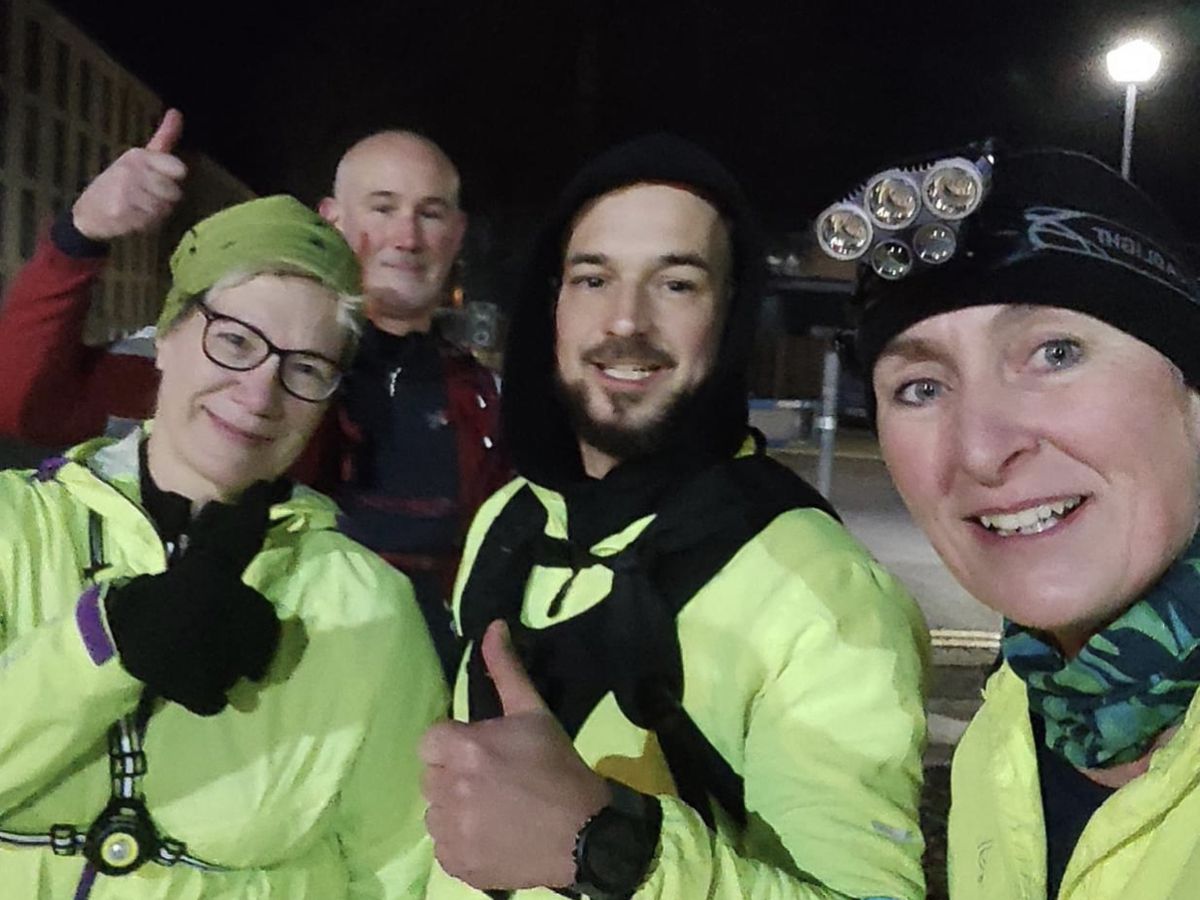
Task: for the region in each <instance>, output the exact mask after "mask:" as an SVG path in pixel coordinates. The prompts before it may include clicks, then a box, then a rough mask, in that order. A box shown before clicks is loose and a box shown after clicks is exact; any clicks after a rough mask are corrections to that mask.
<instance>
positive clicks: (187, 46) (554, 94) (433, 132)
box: [53, 0, 1200, 254]
mask: <svg viewBox="0 0 1200 900" xmlns="http://www.w3.org/2000/svg"><path fill="white" fill-rule="evenodd" d="M53 2H54V3H55V5H56V6H57V7H58V8H59V9H60V10H61V11H62V12H64V13H65V14H67V15H68V16H69V17H70V18H71V19H72V20H74V21H75V22H76V23H77V24H78V25H80V26H81V27H82V28H83V29H84V30H85V31H87V32H88V33H90V34H91V35H93V36H94V37H95V38H96V39H98V40H99V41H100V42H101V43H102V44H103V45H104V46H106V47H107V48H108V49H109V51H110V52H111V53H112V54H113V55H114V56H116V57H117V59H118V60H119V61H120V62H122V63H123V64H124V65H126V66H127V67H128V68H130V69H131V70H132V71H133V72H134V73H135V74H136V75H138V76H139V77H140V78H142V79H143V80H144V81H145V82H146V83H147V84H148V85H149V86H150V87H151V88H152V89H154V90H155V91H156V92H158V93H159V94H160V95H161V96H162V97H163V98H164V99H165V100H166V102H167V103H168V104H171V105H176V106H178V107H180V108H181V109H183V110H184V112H185V115H186V121H187V126H186V138H185V139H186V140H187V141H188V142H189V143H190V144H191V145H192V146H195V147H198V148H200V149H203V150H205V151H207V152H208V153H210V154H211V155H212V156H214V157H215V158H216V159H217V160H218V161H220V162H221V163H223V164H224V165H225V166H226V167H227V168H229V169H230V170H231V171H233V172H234V173H235V174H236V175H238V176H239V177H241V178H242V179H243V180H245V181H246V182H247V183H248V184H249V185H250V186H251V187H253V188H254V189H255V190H256V191H258V192H260V193H267V192H274V191H280V190H286V191H290V192H292V193H295V194H297V195H299V196H300V197H301V198H302V199H304V200H306V201H309V202H313V201H315V200H316V199H317V198H319V197H320V196H321V195H322V194H323V193H324V192H325V191H326V190H327V185H328V184H329V182H330V180H331V176H332V172H333V169H334V165H335V163H336V161H337V158H338V156H339V155H340V154H341V152H342V151H343V150H344V149H345V147H346V146H347V145H348V144H349V143H351V142H352V141H353V140H355V139H356V138H358V137H360V136H362V135H364V134H366V133H368V132H370V131H372V130H375V129H378V128H381V127H387V126H403V127H413V128H416V129H418V130H422V131H425V132H426V133H427V134H429V135H430V136H431V137H433V138H434V139H435V140H437V141H438V142H439V143H441V144H442V145H443V146H444V147H445V148H446V150H447V151H448V152H449V153H450V155H451V156H452V157H453V158H454V159H455V160H456V161H457V162H458V164H459V167H460V168H461V170H462V173H463V177H464V182H465V185H466V195H465V198H464V199H465V203H466V206H467V207H468V209H470V210H471V211H472V212H473V213H475V216H476V220H477V224H482V225H483V226H484V227H483V228H482V231H483V232H484V236H483V238H481V239H482V240H483V241H484V242H485V244H486V243H488V242H491V243H496V242H499V243H502V244H503V243H505V242H506V241H508V240H509V239H510V238H512V236H513V235H514V234H517V233H520V232H522V231H523V230H524V229H525V227H526V226H527V224H528V223H529V222H531V221H532V220H533V219H534V218H535V217H536V215H537V213H538V211H539V210H540V209H541V207H542V206H543V205H544V204H545V203H546V202H547V201H548V200H549V199H550V198H551V197H552V196H553V195H554V193H555V192H556V191H557V190H558V188H560V187H561V185H562V183H563V181H564V180H565V179H566V178H567V177H568V176H569V175H570V174H571V172H572V171H573V169H574V168H575V167H576V166H577V164H578V163H579V162H580V161H581V160H582V159H583V158H585V157H586V156H587V155H589V154H591V153H593V152H594V151H595V150H597V149H600V148H602V147H604V146H606V145H608V144H610V143H612V142H613V141H614V140H617V139H620V138H623V137H626V136H628V135H631V134H635V133H639V132H642V131H647V130H659V129H667V130H672V131H676V132H679V133H681V134H684V135H686V136H690V137H693V138H695V139H698V140H699V141H701V142H702V143H704V144H706V145H708V146H709V148H710V149H712V150H713V151H714V152H716V153H717V155H718V156H720V157H721V158H723V159H724V160H725V161H726V163H727V164H729V165H730V166H731V167H732V168H733V169H734V170H735V171H736V172H737V173H738V174H739V175H740V176H741V178H742V179H743V181H744V182H745V183H746V186H747V189H748V191H749V192H750V194H751V197H752V199H753V200H754V201H755V202H756V203H757V204H758V206H759V208H760V210H761V212H762V214H763V216H764V218H765V219H766V221H767V224H768V225H769V226H770V227H771V229H772V230H773V231H775V232H776V233H777V234H781V233H784V232H788V231H799V230H802V229H803V228H805V227H806V224H807V222H808V221H809V220H810V219H811V218H812V216H813V215H814V214H815V213H816V212H819V211H820V209H821V208H822V207H823V206H825V205H826V204H827V203H828V202H830V201H831V200H833V199H835V197H836V196H837V195H840V194H842V193H844V192H845V190H846V189H847V188H849V187H851V186H852V184H853V183H854V182H856V181H858V180H860V179H861V178H862V177H865V176H866V175H868V174H870V173H871V172H872V171H875V170H876V169H877V168H878V167H879V165H880V164H881V163H885V162H888V161H890V160H892V159H895V158H898V157H903V156H907V155H910V154H912V153H916V152H921V151H925V150H931V149H942V148H944V147H949V146H951V145H953V144H955V143H957V142H961V141H964V140H967V139H971V138H976V137H980V136H983V135H988V134H994V135H998V136H1000V137H1001V138H1004V139H1007V140H1009V141H1011V142H1016V143H1021V144H1061V145H1065V146H1070V147H1074V148H1077V149H1081V150H1084V151H1087V152H1090V153H1093V154H1096V155H1098V156H1100V157H1101V158H1102V159H1105V160H1106V161H1108V162H1110V163H1111V164H1112V165H1113V166H1114V167H1115V166H1117V165H1118V163H1119V158H1120V145H1121V115H1122V109H1123V90H1122V89H1121V88H1120V87H1118V86H1116V85H1114V84H1112V83H1111V82H1109V80H1108V77H1107V73H1106V71H1105V69H1104V63H1103V55H1104V52H1105V51H1106V50H1107V49H1109V48H1110V47H1111V46H1112V45H1113V44H1114V43H1115V42H1116V40H1117V39H1118V38H1120V37H1122V36H1125V35H1128V34H1130V33H1135V32H1136V33H1145V34H1147V35H1149V36H1153V37H1154V38H1155V39H1156V40H1158V42H1159V44H1160V46H1161V47H1162V48H1163V51H1164V62H1163V67H1162V70H1161V72H1160V75H1159V78H1158V80H1157V83H1155V84H1152V85H1151V86H1150V87H1149V88H1148V89H1144V90H1143V92H1142V93H1141V95H1140V98H1139V103H1138V116H1137V129H1136V135H1135V141H1134V154H1133V174H1134V180H1135V181H1137V182H1139V183H1140V184H1142V185H1143V186H1144V187H1145V188H1146V189H1147V190H1148V191H1149V192H1150V193H1151V194H1152V195H1154V196H1156V197H1157V198H1159V199H1160V200H1161V201H1162V202H1163V203H1164V205H1165V206H1167V208H1168V209H1169V211H1170V212H1171V213H1172V214H1173V215H1174V217H1175V218H1176V219H1177V220H1178V221H1180V223H1181V224H1182V225H1183V226H1184V227H1185V229H1187V231H1188V233H1189V234H1190V236H1191V239H1192V240H1197V239H1200V224H1198V223H1197V220H1196V212H1195V209H1196V206H1197V204H1196V201H1197V199H1200V116H1198V112H1200V50H1198V45H1200V3H1195V2H1192V3H1184V2H1139V0H1121V2H1109V0H1087V2H1076V0H1072V2H1059V0H1042V2H1036V3H1035V2H1025V0H1021V2H1009V3H993V2H983V0H978V2H970V0H968V2H961V0H960V2H958V3H943V2H928V3H900V2H893V3H889V4H883V3H863V2H858V3H840V4H838V3H825V2H821V3H817V2H804V0H792V2H786V3H784V2H756V0H746V2H728V0H721V2H717V0H708V2H703V0H678V2H675V3H670V4H665V3H656V2H651V0H644V2H618V0H591V2H575V0H545V2H523V0H474V2H452V0H440V2H439V0H404V2H371V3H368V2H342V3H336V2H333V0H329V2H322V3H314V2H307V0H296V2H292V3H289V4H274V3H257V2H254V0H242V2H240V3H233V2H228V0H198V2H190V3H188V2H185V3H163V2H161V0H159V2H149V0H129V2H121V0H112V2H104V3H99V2H96V0H53ZM477 231H478V229H477ZM478 249H481V251H482V252H483V253H484V254H489V253H490V252H491V248H489V247H488V246H484V247H482V248H478Z"/></svg>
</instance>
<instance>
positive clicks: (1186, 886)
mask: <svg viewBox="0 0 1200 900" xmlns="http://www.w3.org/2000/svg"><path fill="white" fill-rule="evenodd" d="M984 696H985V699H984V703H983V706H982V707H981V708H980V710H979V712H978V713H977V714H976V715H975V718H974V719H973V720H972V722H971V724H970V726H969V727H968V728H967V730H966V732H965V733H964V734H963V737H962V740H961V741H960V742H959V745H958V749H957V751H956V752H955V754H954V767H953V771H952V783H951V807H950V826H949V828H950V835H949V865H950V896H951V897H953V898H954V900H997V898H1003V900H1045V897H1046V828H1045V822H1044V819H1043V816H1042V800H1041V794H1040V792H1039V789H1038V772H1037V757H1036V754H1035V750H1034V745H1033V730H1032V728H1031V726H1030V722H1029V703H1028V699H1027V696H1026V692H1025V684H1024V683H1023V682H1022V681H1021V680H1020V679H1019V678H1018V677H1017V676H1016V675H1015V674H1014V673H1013V672H1012V670H1011V669H1009V668H1008V666H1004V667H1003V668H1001V669H1000V671H999V672H997V673H996V674H995V675H993V676H992V677H991V679H989V681H988V684H987V687H986V688H985V695H984ZM1198 785H1200V701H1196V700H1193V702H1192V705H1191V707H1190V708H1189V709H1188V712H1187V715H1186V716H1185V718H1184V721H1183V723H1182V724H1181V726H1180V728H1179V731H1178V732H1177V733H1176V734H1175V736H1174V737H1172V738H1171V740H1170V741H1168V742H1167V743H1166V744H1165V745H1163V747H1162V748H1160V749H1159V750H1158V751H1156V752H1155V754H1154V756H1153V757H1152V759H1151V761H1150V768H1149V770H1148V771H1147V772H1146V773H1145V774H1144V775H1142V776H1140V777H1138V778H1136V779H1134V780H1133V781H1131V782H1129V783H1128V784H1126V785H1125V786H1124V787H1122V788H1121V789H1120V790H1118V791H1116V792H1115V793H1114V794H1113V795H1112V796H1110V797H1109V798H1108V799H1107V800H1106V801H1105V802H1104V804H1103V805H1102V806H1101V807H1100V808H1099V809H1098V810H1096V812H1095V813H1094V814H1093V815H1092V818H1091V820H1090V821H1089V822H1088V824H1087V827H1086V828H1084V831H1083V834H1082V835H1081V836H1080V838H1079V843H1078V844H1077V845H1076V846H1075V851H1074V853H1073V854H1072V855H1071V860H1070V862H1069V863H1068V865H1067V870H1066V873H1065V874H1064V876H1063V882H1062V886H1061V887H1060V889H1059V894H1058V897H1059V900H1168V898H1170V900H1192V898H1195V897H1200V828H1198V827H1197V823H1198V822H1200V786H1198Z"/></svg>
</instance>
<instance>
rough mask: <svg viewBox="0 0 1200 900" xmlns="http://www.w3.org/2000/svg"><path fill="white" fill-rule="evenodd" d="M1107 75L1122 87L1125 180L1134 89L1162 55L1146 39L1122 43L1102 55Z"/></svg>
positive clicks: (1130, 147) (1130, 151)
mask: <svg viewBox="0 0 1200 900" xmlns="http://www.w3.org/2000/svg"><path fill="white" fill-rule="evenodd" d="M1105 62H1106V63H1107V64H1108V75H1109V77H1110V78H1112V80H1113V81H1115V82H1116V83H1117V84H1123V85H1125V133H1124V137H1123V139H1122V142H1121V175H1122V176H1123V177H1124V178H1125V179H1126V180H1128V179H1129V165H1130V161H1131V159H1132V157H1133V118H1134V113H1135V110H1136V107H1137V88H1138V85H1139V84H1145V83H1146V82H1147V81H1149V80H1150V79H1151V78H1153V77H1154V75H1155V73H1156V72H1157V71H1158V64H1159V63H1160V62H1162V53H1161V51H1159V49H1158V48H1157V47H1155V46H1154V45H1153V44H1151V43H1150V42H1149V41H1147V40H1143V39H1141V38H1138V39H1137V40H1132V41H1126V42H1125V43H1124V44H1121V46H1119V47H1117V48H1116V49H1115V50H1110V51H1109V52H1108V55H1107V56H1105Z"/></svg>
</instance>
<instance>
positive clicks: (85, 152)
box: [75, 134, 92, 191]
mask: <svg viewBox="0 0 1200 900" xmlns="http://www.w3.org/2000/svg"><path fill="white" fill-rule="evenodd" d="M91 155H92V144H91V142H90V141H89V140H88V136H87V135H86V134H80V135H79V146H78V147H77V148H76V153H75V189H76V190H78V191H82V190H83V189H84V188H85V187H87V183H88V178H89V175H88V166H89V165H90V163H91V158H90V157H91Z"/></svg>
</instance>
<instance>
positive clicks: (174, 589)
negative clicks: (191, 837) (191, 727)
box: [105, 480, 291, 716]
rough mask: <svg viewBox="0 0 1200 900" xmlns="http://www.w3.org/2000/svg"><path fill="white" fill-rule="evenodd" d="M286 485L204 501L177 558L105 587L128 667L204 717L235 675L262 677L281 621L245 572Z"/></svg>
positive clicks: (215, 708)
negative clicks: (247, 582)
mask: <svg viewBox="0 0 1200 900" xmlns="http://www.w3.org/2000/svg"><path fill="white" fill-rule="evenodd" d="M290 490H291V485H290V484H289V483H288V482H286V481H282V480H280V481H275V482H265V481H260V482H257V483H256V484H254V485H253V486H251V487H250V488H248V489H247V490H246V491H245V492H244V493H243V494H242V497H241V499H240V500H238V502H237V503H235V504H232V505H229V504H224V503H217V502H216V501H213V502H211V503H208V504H207V505H205V507H204V508H203V509H202V510H201V511H200V514H199V515H198V516H197V517H196V519H195V521H193V522H192V524H191V526H190V528H189V529H188V532H187V539H188V543H187V549H186V550H185V551H184V554H183V557H182V558H181V559H180V560H179V561H178V562H176V563H175V564H174V565H172V566H171V567H170V568H169V569H167V571H165V572H162V573H161V574H158V575H139V576H138V577H137V578H133V579H131V580H129V581H128V582H126V583H125V584H122V585H120V586H116V587H112V588H110V589H109V591H108V594H107V597H106V599H105V612H106V613H107V617H108V626H109V630H110V631H111V632H112V635H113V640H114V641H115V642H116V645H117V653H118V654H119V655H120V658H121V665H122V666H124V667H125V670H126V671H127V672H129V674H130V675H132V676H133V677H134V678H137V679H138V680H140V681H142V682H145V684H146V686H147V687H148V688H149V689H150V690H152V691H154V692H155V693H157V694H159V695H161V696H163V697H165V698H166V699H168V700H174V701H175V702H176V703H179V704H180V705H182V706H185V707H187V708H188V709H190V710H191V711H192V712H194V713H196V714H198V715H201V716H212V715H216V714H217V713H219V712H220V711H221V710H222V709H224V708H225V706H226V704H227V702H228V701H227V699H226V694H227V693H228V692H229V689H230V688H231V687H233V685H234V684H235V683H236V682H237V680H238V679H239V678H242V677H246V678H250V679H252V680H254V681H259V680H261V679H262V678H263V676H264V675H266V673H267V667H268V666H269V665H270V662H271V657H272V656H274V655H275V649H276V647H277V646H278V644H279V631H280V625H279V619H278V618H277V617H276V615H275V608H274V606H272V605H271V603H270V601H268V600H267V599H266V598H265V597H264V596H263V595H262V594H260V593H259V592H258V591H256V590H254V589H253V588H251V587H248V586H247V585H245V584H243V583H242V572H243V571H245V569H246V566H248V565H249V564H250V561H251V560H252V559H254V557H255V556H256V555H257V554H258V551H259V550H260V549H261V548H262V544H263V537H264V535H265V534H266V531H267V526H268V524H269V519H268V512H269V510H270V508H271V505H272V504H273V503H276V502H278V501H280V500H282V499H283V498H284V497H286V496H287V493H288V492H289V491H290Z"/></svg>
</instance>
